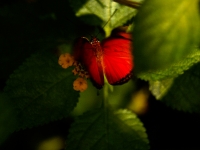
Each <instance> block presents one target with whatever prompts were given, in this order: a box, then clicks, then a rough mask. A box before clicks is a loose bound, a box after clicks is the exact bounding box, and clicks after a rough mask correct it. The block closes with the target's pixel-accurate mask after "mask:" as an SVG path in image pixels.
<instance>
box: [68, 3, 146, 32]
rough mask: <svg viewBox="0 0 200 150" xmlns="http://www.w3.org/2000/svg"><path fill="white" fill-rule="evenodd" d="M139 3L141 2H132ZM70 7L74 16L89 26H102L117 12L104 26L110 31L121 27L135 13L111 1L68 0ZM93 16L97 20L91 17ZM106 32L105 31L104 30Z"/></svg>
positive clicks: (134, 10)
mask: <svg viewBox="0 0 200 150" xmlns="http://www.w3.org/2000/svg"><path fill="white" fill-rule="evenodd" d="M134 1H137V2H141V1H142V0H134ZM70 5H71V6H72V8H73V9H74V11H75V12H76V16H78V17H80V16H81V17H83V16H87V17H84V21H85V22H87V23H89V24H90V25H100V26H103V25H105V23H106V22H107V21H108V20H109V19H110V17H111V15H112V14H113V12H114V11H115V10H116V9H118V10H117V12H116V13H115V14H114V15H113V16H112V18H111V20H110V22H109V23H108V24H109V25H106V27H105V28H110V30H112V29H114V28H116V27H118V26H122V25H123V24H124V23H126V21H128V20H129V19H131V18H132V17H133V16H135V14H136V13H137V10H136V9H133V8H130V7H127V6H124V5H120V4H118V3H116V2H113V1H112V0H98V1H94V0H81V1H80V0H79V1H78V2H77V1H74V0H70ZM91 15H95V16H96V17H98V18H95V17H92V16H91ZM105 30H106V29H105Z"/></svg>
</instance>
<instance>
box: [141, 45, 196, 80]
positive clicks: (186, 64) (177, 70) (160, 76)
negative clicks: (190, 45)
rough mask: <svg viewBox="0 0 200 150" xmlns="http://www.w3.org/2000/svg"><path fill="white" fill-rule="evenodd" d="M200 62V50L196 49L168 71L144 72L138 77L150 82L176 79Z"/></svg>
mask: <svg viewBox="0 0 200 150" xmlns="http://www.w3.org/2000/svg"><path fill="white" fill-rule="evenodd" d="M199 61H200V50H199V49H195V50H193V51H191V53H190V54H189V55H188V56H187V57H186V58H184V59H183V60H180V61H178V62H177V63H174V64H172V65H171V66H169V67H168V68H166V69H158V70H155V71H148V72H142V73H139V74H138V77H139V78H141V79H143V80H148V81H151V80H152V81H156V80H165V79H168V78H174V77H177V76H178V75H180V74H183V72H184V71H185V70H188V69H189V68H190V67H191V66H193V65H194V64H195V63H197V62H199Z"/></svg>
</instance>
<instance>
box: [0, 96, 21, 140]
mask: <svg viewBox="0 0 200 150" xmlns="http://www.w3.org/2000/svg"><path fill="white" fill-rule="evenodd" d="M8 101H9V97H8V96H7V95H6V94H4V93H0V135H1V136H0V144H1V143H3V142H4V140H5V139H6V138H7V137H8V135H10V134H11V133H12V132H13V131H14V130H15V128H16V125H17V120H16V118H15V112H14V110H13V108H12V107H11V105H10V104H9V102H8Z"/></svg>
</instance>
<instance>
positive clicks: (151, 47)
mask: <svg viewBox="0 0 200 150" xmlns="http://www.w3.org/2000/svg"><path fill="white" fill-rule="evenodd" d="M198 3H199V1H198V0H193V1H188V0H176V1H174V0H167V1H161V0H147V1H145V2H144V4H143V5H142V7H141V9H140V11H139V12H138V14H137V16H136V22H135V28H134V31H133V37H135V38H134V56H135V57H134V61H135V71H136V72H137V73H141V72H142V73H143V72H147V71H149V72H151V71H157V70H159V69H166V68H168V67H170V66H171V65H173V64H175V63H177V62H179V61H181V60H182V59H184V58H186V57H187V56H188V55H189V54H190V53H191V51H192V50H194V49H195V48H196V47H197V45H198V44H199V41H200V37H199V36H200V30H199V29H200V19H199V5H198Z"/></svg>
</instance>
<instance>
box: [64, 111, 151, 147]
mask: <svg viewBox="0 0 200 150" xmlns="http://www.w3.org/2000/svg"><path fill="white" fill-rule="evenodd" d="M74 143H76V144H74ZM67 149H68V150H71V149H73V150H74V149H79V150H82V149H84V150H89V149H95V150H106V149H115V150H122V149H125V150H147V149H149V146H148V139H147V135H146V132H145V128H144V127H143V125H142V123H141V122H140V120H139V119H138V118H137V116H136V115H135V114H133V113H132V112H130V111H128V110H119V111H117V112H111V111H105V110H104V109H98V110H95V111H91V112H87V113H85V114H83V115H82V116H80V117H78V118H77V119H76V121H75V122H74V123H73V124H72V127H71V129H70V133H69V136H68V139H67Z"/></svg>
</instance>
